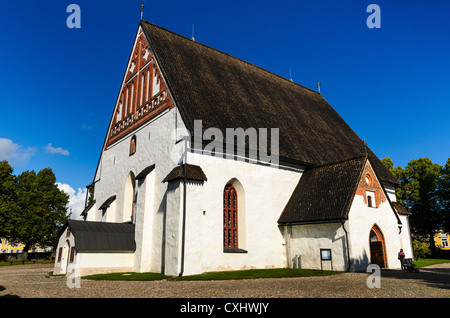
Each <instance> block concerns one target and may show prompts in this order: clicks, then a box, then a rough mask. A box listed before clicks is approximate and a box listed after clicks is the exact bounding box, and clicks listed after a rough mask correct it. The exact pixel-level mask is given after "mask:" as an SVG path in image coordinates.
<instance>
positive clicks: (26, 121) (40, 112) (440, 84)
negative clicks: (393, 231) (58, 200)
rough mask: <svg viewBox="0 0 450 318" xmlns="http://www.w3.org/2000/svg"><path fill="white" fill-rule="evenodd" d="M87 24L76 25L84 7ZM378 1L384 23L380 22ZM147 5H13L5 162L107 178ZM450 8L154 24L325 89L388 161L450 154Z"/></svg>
mask: <svg viewBox="0 0 450 318" xmlns="http://www.w3.org/2000/svg"><path fill="white" fill-rule="evenodd" d="M72 3H74V4H78V5H79V7H80V9H81V28H79V29H70V28H68V27H67V25H66V20H67V17H68V16H69V15H70V13H67V12H66V9H67V6H68V5H70V4H72ZM371 3H375V4H378V5H379V7H380V10H381V28H378V29H370V28H368V27H367V25H366V19H367V17H368V16H369V15H370V13H367V12H366V9H367V6H368V5H369V4H371ZM140 6H141V0H109V1H106V0H90V1H86V0H70V1H64V0H53V1H50V0H43V1H31V0H23V1H12V0H2V1H1V2H0V30H1V31H0V34H1V41H0V74H1V79H0V81H1V85H0V109H1V112H2V117H1V118H2V124H1V125H0V160H3V159H7V160H9V161H10V163H11V164H12V165H13V167H14V169H15V173H16V174H19V173H20V172H22V171H24V170H35V171H39V170H40V169H43V168H45V167H50V168H52V169H53V171H54V173H55V175H56V177H57V181H58V182H59V183H61V184H65V185H66V186H67V187H68V186H70V187H71V188H72V189H74V190H75V195H76V194H80V195H81V194H82V190H78V189H79V188H80V189H84V187H85V186H86V185H87V184H89V183H90V182H91V181H92V179H93V176H94V173H95V169H96V166H97V162H98V159H99V156H100V151H101V147H102V145H103V141H104V138H105V135H106V130H107V128H108V123H109V120H110V116H111V114H112V111H113V108H114V104H115V100H116V97H117V94H118V92H119V89H120V84H121V81H122V76H123V74H124V70H125V67H126V63H127V60H128V56H129V54H130V51H131V47H132V44H133V40H134V36H135V33H136V30H137V26H138V22H139V18H140V12H139V11H140ZM449 12H450V2H449V1H446V0H441V1H437V0H435V1H418V0H413V1H399V0H389V1H378V0H371V1H363V0H344V1H331V0H327V1H325V0H322V1H320V0H319V1H312V0H308V1H306V0H305V1H293V0H290V1H288V0H278V1H266V0H258V1H245V2H244V1H191V0H185V1H181V0H180V1H170V0H166V1H155V0H146V1H145V10H144V19H145V20H148V21H150V22H152V23H155V24H157V25H160V26H162V27H164V28H167V29H169V30H172V31H174V32H176V33H179V34H181V35H184V36H187V37H191V36H192V25H193V24H194V32H195V33H194V36H195V39H196V41H198V42H201V43H204V44H206V45H209V46H211V47H214V48H216V49H219V50H221V51H224V52H226V53H229V54H231V55H233V56H236V57H239V58H241V59H243V60H246V61H248V62H250V63H253V64H256V65H258V66H260V67H262V68H265V69H267V70H269V71H271V72H274V73H276V74H279V75H281V76H283V77H286V78H289V77H290V70H291V74H292V79H293V80H294V81H295V82H297V83H299V84H301V85H304V86H306V87H308V88H311V89H314V90H316V89H317V88H316V83H317V81H320V82H321V84H322V85H321V92H322V94H323V96H324V97H325V99H326V100H327V101H328V102H329V103H330V104H331V105H332V106H333V107H334V108H335V109H336V111H337V112H338V113H339V114H340V115H341V116H342V117H343V118H344V120H346V121H347V123H348V124H349V125H350V126H351V127H352V128H353V129H354V130H355V132H356V133H357V134H358V135H359V136H360V137H361V138H363V139H365V140H366V141H367V143H368V145H369V147H371V149H372V150H373V151H374V152H375V153H376V154H377V155H378V157H380V158H384V157H387V156H389V157H391V159H392V160H393V161H394V164H395V165H401V166H405V165H406V164H407V163H408V162H409V161H410V160H411V159H416V158H420V157H429V158H431V160H432V161H433V162H435V163H438V164H441V165H443V164H445V162H446V161H447V159H448V158H449V157H450V138H449V137H450V125H449V118H450V107H449V106H450V77H449V74H450V59H449V57H450V41H449V34H450V19H448V16H449Z"/></svg>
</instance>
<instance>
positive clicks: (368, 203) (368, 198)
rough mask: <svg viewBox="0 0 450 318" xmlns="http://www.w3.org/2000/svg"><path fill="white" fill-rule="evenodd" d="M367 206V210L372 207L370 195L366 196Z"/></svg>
mask: <svg viewBox="0 0 450 318" xmlns="http://www.w3.org/2000/svg"><path fill="white" fill-rule="evenodd" d="M367 206H368V207H369V208H371V207H373V206H372V196H371V195H368V196H367Z"/></svg>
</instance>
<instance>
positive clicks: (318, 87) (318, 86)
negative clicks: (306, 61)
mask: <svg viewBox="0 0 450 318" xmlns="http://www.w3.org/2000/svg"><path fill="white" fill-rule="evenodd" d="M317 90H318V91H319V94H320V82H319V81H317Z"/></svg>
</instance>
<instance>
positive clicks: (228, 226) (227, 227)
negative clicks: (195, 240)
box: [223, 184, 238, 248]
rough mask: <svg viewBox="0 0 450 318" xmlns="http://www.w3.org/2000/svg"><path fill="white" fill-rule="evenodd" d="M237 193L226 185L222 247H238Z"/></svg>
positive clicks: (229, 185)
mask: <svg viewBox="0 0 450 318" xmlns="http://www.w3.org/2000/svg"><path fill="white" fill-rule="evenodd" d="M237 200H238V198H237V192H236V189H235V188H234V187H233V186H232V185H231V184H227V185H226V186H225V190H224V192H223V246H224V248H237V247H238V223H237V221H238V204H237Z"/></svg>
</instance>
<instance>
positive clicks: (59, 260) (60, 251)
mask: <svg viewBox="0 0 450 318" xmlns="http://www.w3.org/2000/svg"><path fill="white" fill-rule="evenodd" d="M61 257H62V247H60V248H59V251H58V263H59V262H61Z"/></svg>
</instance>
